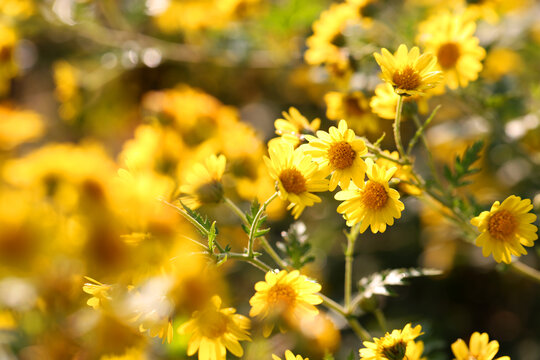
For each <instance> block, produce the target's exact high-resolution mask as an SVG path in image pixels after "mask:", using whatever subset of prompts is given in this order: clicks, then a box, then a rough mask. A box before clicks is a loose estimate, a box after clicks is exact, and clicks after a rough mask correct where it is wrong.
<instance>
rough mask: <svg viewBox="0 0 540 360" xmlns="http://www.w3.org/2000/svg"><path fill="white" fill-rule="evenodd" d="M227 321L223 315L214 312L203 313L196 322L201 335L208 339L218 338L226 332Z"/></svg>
mask: <svg viewBox="0 0 540 360" xmlns="http://www.w3.org/2000/svg"><path fill="white" fill-rule="evenodd" d="M228 323H229V319H228V318H227V316H226V315H225V314H222V313H221V312H219V311H216V310H206V311H204V312H203V313H202V314H201V316H200V318H199V321H198V324H199V327H200V329H201V332H202V334H203V335H204V336H205V337H207V338H209V339H215V338H219V337H220V336H222V335H223V334H225V333H226V332H227V326H228Z"/></svg>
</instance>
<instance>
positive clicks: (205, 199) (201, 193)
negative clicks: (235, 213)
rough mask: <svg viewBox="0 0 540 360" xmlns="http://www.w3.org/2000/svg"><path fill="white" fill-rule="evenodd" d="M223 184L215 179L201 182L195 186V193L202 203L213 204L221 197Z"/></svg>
mask: <svg viewBox="0 0 540 360" xmlns="http://www.w3.org/2000/svg"><path fill="white" fill-rule="evenodd" d="M223 193H224V192H223V185H221V183H220V182H219V181H217V180H214V181H212V182H209V183H206V184H203V185H201V186H199V187H198V188H197V190H196V191H195V195H197V197H198V198H199V201H200V202H201V203H203V204H215V203H218V202H220V201H221V200H222V199H223Z"/></svg>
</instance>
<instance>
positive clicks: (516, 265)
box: [510, 260, 540, 283]
mask: <svg viewBox="0 0 540 360" xmlns="http://www.w3.org/2000/svg"><path fill="white" fill-rule="evenodd" d="M510 268H511V269H512V270H514V271H515V272H517V273H518V274H521V275H523V276H526V277H528V278H530V279H532V280H534V281H536V282H537V283H540V271H538V270H536V269H533V268H532V267H530V266H529V265H525V264H524V263H522V262H520V261H517V260H516V261H513V262H511V263H510Z"/></svg>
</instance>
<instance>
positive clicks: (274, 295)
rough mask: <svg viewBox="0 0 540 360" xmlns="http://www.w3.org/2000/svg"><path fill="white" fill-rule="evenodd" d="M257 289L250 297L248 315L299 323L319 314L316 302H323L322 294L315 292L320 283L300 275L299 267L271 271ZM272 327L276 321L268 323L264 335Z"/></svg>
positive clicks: (258, 284)
mask: <svg viewBox="0 0 540 360" xmlns="http://www.w3.org/2000/svg"><path fill="white" fill-rule="evenodd" d="M255 290H256V293H255V295H253V297H252V298H251V299H250V300H249V304H250V305H251V310H250V312H249V316H251V317H253V316H258V317H260V318H261V319H265V318H269V319H270V321H273V320H275V319H276V318H283V319H285V320H289V321H293V322H295V323H296V322H298V321H300V320H301V319H302V318H304V317H306V316H315V315H317V314H318V313H319V310H317V308H316V307H315V306H314V305H317V304H320V303H322V298H321V297H320V296H319V295H317V294H316V293H317V292H319V291H320V290H321V285H319V284H317V283H316V282H315V281H313V280H309V279H308V278H307V277H306V276H305V275H300V272H298V270H294V271H291V272H287V271H286V270H281V271H280V272H275V271H269V272H267V273H266V276H265V281H259V282H258V283H256V284H255ZM273 327H274V324H273V323H270V324H265V327H264V329H263V335H264V336H265V337H266V336H269V335H270V333H271V332H272V329H273Z"/></svg>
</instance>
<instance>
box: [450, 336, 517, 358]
mask: <svg viewBox="0 0 540 360" xmlns="http://www.w3.org/2000/svg"><path fill="white" fill-rule="evenodd" d="M498 351H499V342H498V341H497V340H492V341H489V335H488V334H487V333H482V334H480V333H479V332H475V333H473V334H472V335H471V339H470V341H469V346H467V344H466V343H465V341H463V340H462V339H458V340H456V342H454V343H453V344H452V352H453V353H454V356H455V357H456V358H455V359H454V360H470V359H475V360H493V358H494V357H495V355H497V352H498ZM495 360H510V357H509V356H501V357H499V358H497V359H495Z"/></svg>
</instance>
